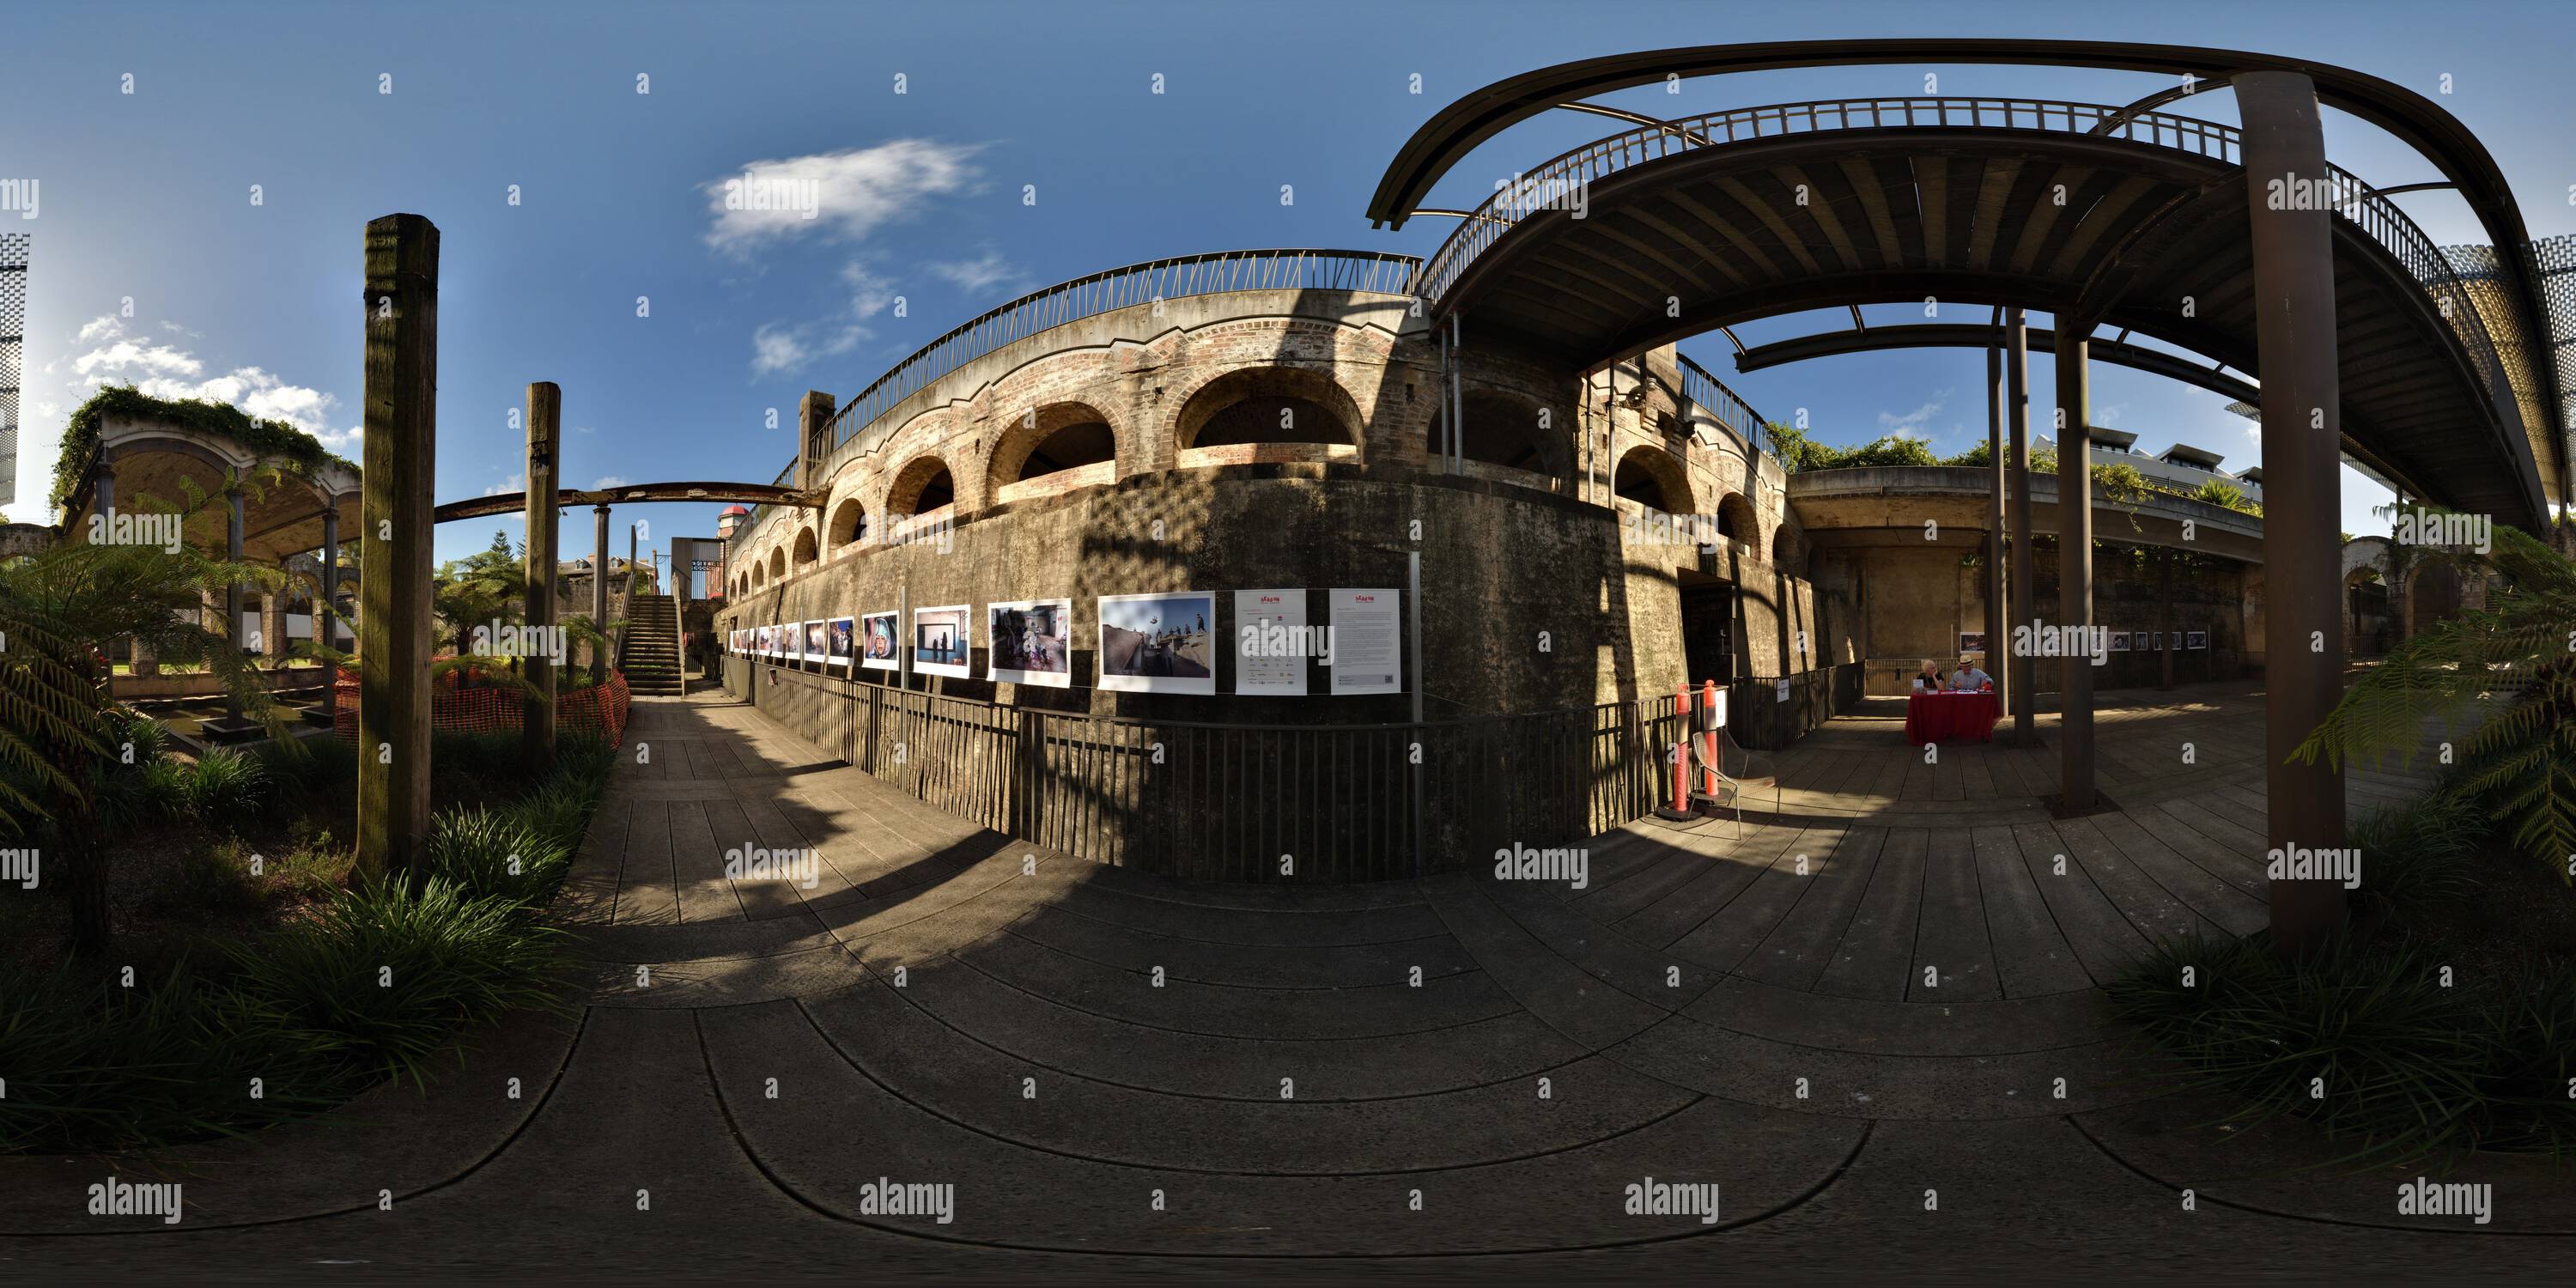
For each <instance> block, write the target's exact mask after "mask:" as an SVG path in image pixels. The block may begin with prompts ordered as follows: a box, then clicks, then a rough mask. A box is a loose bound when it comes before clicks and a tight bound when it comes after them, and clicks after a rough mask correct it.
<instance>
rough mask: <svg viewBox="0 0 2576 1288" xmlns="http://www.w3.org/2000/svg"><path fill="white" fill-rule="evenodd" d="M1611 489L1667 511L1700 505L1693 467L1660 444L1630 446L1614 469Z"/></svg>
mask: <svg viewBox="0 0 2576 1288" xmlns="http://www.w3.org/2000/svg"><path fill="white" fill-rule="evenodd" d="M1610 490H1611V491H1612V492H1614V493H1616V494H1617V495H1619V496H1622V497H1625V498H1627V499H1629V500H1631V501H1636V502H1637V503H1639V504H1641V505H1649V506H1653V507H1654V508H1655V509H1658V510H1661V511H1663V512H1664V513H1666V514H1690V513H1693V512H1695V509H1696V507H1697V502H1696V500H1695V499H1694V498H1693V495H1692V492H1691V482H1690V471H1689V470H1688V469H1685V468H1684V467H1683V466H1682V463H1681V462H1680V461H1679V460H1676V459H1674V457H1673V454H1672V453H1671V452H1668V451H1665V450H1664V449H1662V448H1660V447H1647V446H1637V447H1631V448H1629V449H1628V451H1627V453H1626V454H1625V455H1622V456H1621V457H1620V458H1619V463H1618V465H1617V466H1616V467H1614V468H1613V469H1612V470H1611V471H1610Z"/></svg>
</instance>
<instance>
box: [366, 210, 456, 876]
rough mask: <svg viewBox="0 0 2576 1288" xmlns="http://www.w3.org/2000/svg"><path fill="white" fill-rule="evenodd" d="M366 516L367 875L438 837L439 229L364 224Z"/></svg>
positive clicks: (406, 860)
mask: <svg viewBox="0 0 2576 1288" xmlns="http://www.w3.org/2000/svg"><path fill="white" fill-rule="evenodd" d="M366 272H367V287H366V297H365V300H364V303H365V306H366V329H367V349H366V400H367V401H366V414H365V422H366V430H367V435H366V482H365V494H364V496H365V499H364V501H363V504H362V508H361V510H360V518H359V533H358V566H359V567H360V568H362V569H364V570H365V573H364V576H363V578H362V579H361V580H360V581H359V583H358V600H359V604H360V607H359V611H358V620H359V621H361V622H363V623H365V625H366V631H367V638H366V639H365V641H364V642H363V646H362V647H361V649H360V650H359V655H358V656H359V666H358V865H357V866H358V870H359V871H360V872H361V873H366V874H377V873H383V872H386V871H389V870H390V871H401V870H404V869H407V868H409V867H410V866H411V861H412V855H413V852H414V851H415V850H416V848H417V847H418V846H419V844H420V840H421V838H422V836H423V834H425V833H426V832H427V831H428V830H429V719H430V716H429V658H430V649H431V641H430V608H429V590H430V552H431V542H432V539H433V537H434V535H435V534H436V532H437V517H436V514H437V506H436V503H435V501H434V500H433V499H432V497H431V495H430V486H431V484H432V483H433V482H434V481H435V480H436V479H437V477H438V404H437V396H438V228H437V226H436V225H434V224H432V223H430V222H429V221H428V220H427V219H424V218H422V217H420V216H419V215H386V216H384V217H383V218H381V219H376V220H371V221H369V223H368V224H367V257H366Z"/></svg>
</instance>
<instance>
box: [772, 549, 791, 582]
mask: <svg viewBox="0 0 2576 1288" xmlns="http://www.w3.org/2000/svg"><path fill="white" fill-rule="evenodd" d="M786 575H787V547H785V546H783V545H781V546H771V547H770V548H769V579H770V580H771V581H776V580H778V579H779V578H781V577H784V576H786Z"/></svg>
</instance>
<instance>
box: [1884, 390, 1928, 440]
mask: <svg viewBox="0 0 2576 1288" xmlns="http://www.w3.org/2000/svg"><path fill="white" fill-rule="evenodd" d="M1940 414H1941V398H1940V396H1939V395H1935V396H1934V397H1933V399H1932V401H1930V402H1927V403H1924V404H1923V405H1922V406H1920V407H1917V408H1915V409H1914V410H1912V411H1909V412H1907V413H1905V414H1904V415H1902V416H1899V415H1895V414H1893V413H1890V412H1880V413H1879V414H1878V429H1879V432H1880V433H1881V434H1884V435H1889V436H1892V437H1896V438H1920V439H1929V438H1930V437H1931V435H1929V434H1926V433H1924V432H1923V426H1925V425H1926V424H1929V423H1930V422H1931V420H1932V418H1933V417H1934V416H1938V415H1940Z"/></svg>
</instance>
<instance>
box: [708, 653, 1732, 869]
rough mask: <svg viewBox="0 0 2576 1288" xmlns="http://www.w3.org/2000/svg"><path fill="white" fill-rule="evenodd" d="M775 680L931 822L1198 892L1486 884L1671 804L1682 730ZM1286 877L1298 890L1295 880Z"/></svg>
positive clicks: (1606, 716) (1653, 721)
mask: <svg viewBox="0 0 2576 1288" xmlns="http://www.w3.org/2000/svg"><path fill="white" fill-rule="evenodd" d="M732 661H733V663H735V664H740V662H741V660H740V659H733V660H732ZM729 669H730V668H729ZM750 672H751V668H749V667H748V666H744V667H743V669H742V670H739V671H735V672H733V673H734V674H735V675H737V676H742V677H746V678H748V676H749V675H750ZM777 676H778V678H777V679H776V680H759V681H754V683H756V684H767V683H787V684H794V685H798V686H806V687H812V688H817V689H822V690H824V691H825V692H827V693H831V694H833V695H834V696H836V697H840V698H842V700H843V701H845V702H846V711H845V715H846V719H847V724H846V726H845V732H844V733H843V735H842V738H841V742H840V749H841V751H842V754H843V755H844V756H845V757H846V758H847V759H848V760H849V762H850V763H851V764H853V765H855V766H857V767H858V768H860V769H862V770H865V771H867V772H868V773H870V774H873V775H876V776H877V777H879V778H883V779H885V780H887V781H889V782H891V783H893V784H895V785H897V786H899V787H901V788H903V789H904V790H905V791H908V792H910V793H911V794H913V795H914V796H917V797H919V798H920V799H921V800H923V801H925V802H927V803H929V804H931V805H933V806H936V807H938V808H940V809H943V810H946V811H948V812H950V813H953V814H957V815H959V816H960V817H963V818H966V819H968V820H970V821H972V822H975V823H977V824H980V825H982V826H985V827H989V828H992V829H994V830H995V831H998V832H1003V833H1006V834H1008V835H1010V836H1012V837H1015V838H1018V839H1020V840H1025V841H1031V842H1035V843H1037V844H1040V845H1046V846H1051V847H1054V848H1056V849H1059V850H1062V851H1064V852H1066V853H1068V854H1072V855H1075V856H1077V857H1081V858H1085V859H1090V860H1093V861H1095V862H1100V863H1111V864H1118V865H1121V866H1130V867H1138V868H1142V869H1145V870H1148V871H1152V872H1157V873H1161V874H1163V875H1167V876H1173V877H1179V878H1182V879H1186V880H1198V881H1228V882H1285V881H1296V882H1300V883H1313V882H1317V881H1327V882H1347V881H1382V880H1395V879H1402V878H1409V877H1411V876H1413V875H1414V874H1415V864H1416V855H1417V842H1418V843H1419V850H1418V853H1419V856H1420V861H1421V868H1422V870H1423V871H1425V872H1437V871H1455V870H1459V869H1464V868H1476V867H1482V866H1486V865H1489V864H1490V863H1491V861H1492V860H1491V856H1492V854H1493V853H1494V851H1496V850H1498V849H1505V848H1509V847H1511V846H1514V845H1530V846H1554V845H1564V844H1567V843H1580V842H1581V841H1583V840H1584V839H1586V838H1589V837H1592V836H1596V835H1598V834H1600V833H1602V832H1606V831H1608V830H1610V829H1612V828H1615V827H1617V826H1619V825H1620V824H1622V823H1625V822H1627V821H1629V820H1631V819H1635V818H1639V817H1642V816H1643V815H1645V814H1646V813H1648V812H1649V811H1651V810H1652V809H1653V808H1654V807H1655V804H1656V803H1657V801H1658V800H1659V799H1661V798H1662V796H1663V795H1665V794H1667V793H1668V792H1669V791H1670V781H1671V780H1670V772H1671V771H1670V768H1669V765H1668V763H1667V761H1666V760H1665V748H1667V747H1668V746H1669V745H1670V744H1671V743H1672V741H1673V739H1674V737H1675V736H1676V735H1677V733H1678V731H1679V730H1680V727H1681V726H1680V721H1679V718H1678V717H1676V716H1675V715H1674V714H1673V713H1672V712H1671V711H1670V709H1669V708H1670V707H1671V705H1672V701H1671V699H1670V698H1662V699H1645V700H1641V701H1635V702H1620V703H1609V704H1605V705H1601V706H1594V707H1576V708H1569V709H1566V710H1559V711H1542V712H1532V713H1526V714H1521V715H1508V716H1477V717H1468V718H1462V719H1452V720H1431V721H1424V722H1421V723H1403V724H1377V725H1297V726H1291V725H1228V724H1213V723H1204V722H1194V721H1177V720H1138V719H1127V718H1116V717H1105V716H1093V715H1085V714H1068V713H1061V712H1052V711H1040V710H1036V709H1032V708H1025V707H1012V706H1003V705H999V704H996V703H992V702H985V701H979V700H975V699H968V698H954V697H944V696H935V695H932V694H928V693H921V692H915V691H909V690H904V689H899V688H892V687H887V686H884V685H880V684H874V683H864V682H862V683H851V682H847V681H841V680H837V679H831V678H827V677H822V676H815V675H805V674H800V673H794V672H782V673H777ZM737 690H739V686H738V685H737ZM799 706H800V708H803V707H805V704H803V703H802V702H801V701H800V703H799ZM805 709H810V708H805ZM826 745H829V743H828V741H827V744H826ZM1417 747H1418V748H1419V749H1420V753H1421V763H1420V777H1419V780H1418V782H1419V787H1418V788H1417V785H1416V784H1417V779H1416V776H1415V775H1416V767H1415V764H1414V760H1413V756H1414V751H1415V749H1416V748H1417ZM1417 818H1418V819H1419V820H1420V831H1419V832H1417V831H1416V830H1415V820H1416V819H1417ZM1283 859H1284V860H1286V861H1287V862H1288V863H1290V864H1292V865H1293V872H1290V873H1286V874H1283V873H1282V872H1281V870H1280V869H1281V865H1282V861H1283Z"/></svg>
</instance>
